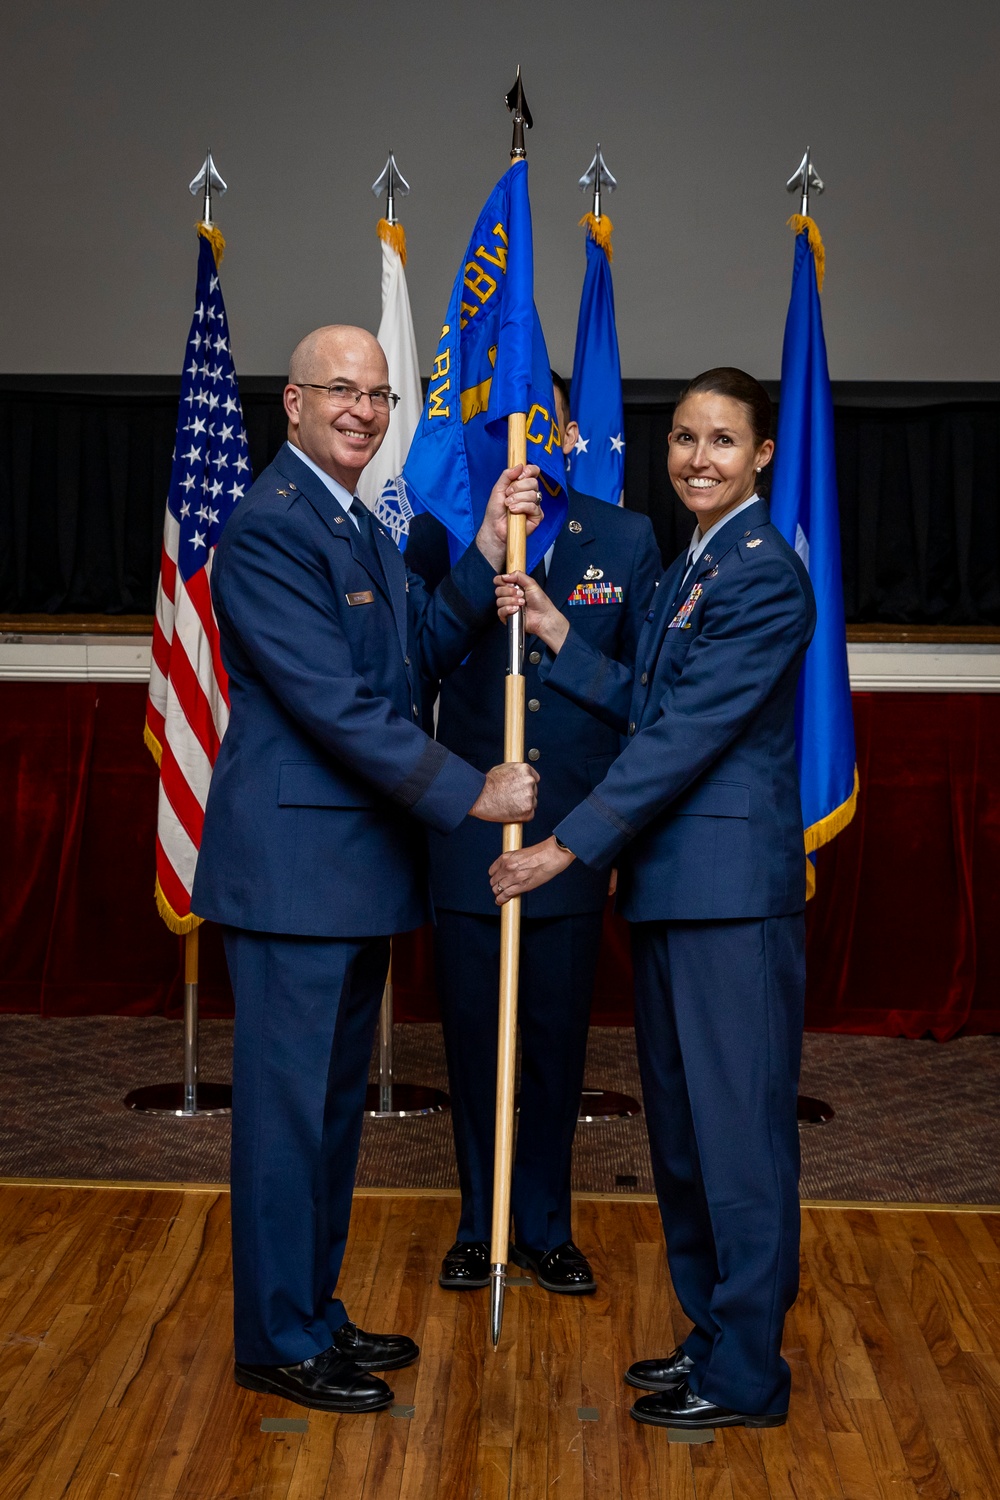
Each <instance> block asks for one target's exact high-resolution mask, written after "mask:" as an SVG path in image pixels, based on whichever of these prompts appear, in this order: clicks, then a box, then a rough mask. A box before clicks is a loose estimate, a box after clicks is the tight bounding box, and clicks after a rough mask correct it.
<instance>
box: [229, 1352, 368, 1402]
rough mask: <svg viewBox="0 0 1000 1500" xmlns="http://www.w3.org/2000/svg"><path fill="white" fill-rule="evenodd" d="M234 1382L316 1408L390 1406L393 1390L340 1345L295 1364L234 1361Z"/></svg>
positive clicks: (249, 1388) (248, 1388) (250, 1389)
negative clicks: (352, 1357) (363, 1367)
mask: <svg viewBox="0 0 1000 1500" xmlns="http://www.w3.org/2000/svg"><path fill="white" fill-rule="evenodd" d="M233 1374H234V1376H235V1379H236V1384H237V1385H242V1386H244V1387H245V1388H246V1390H248V1391H262V1392H264V1394H265V1395H268V1396H284V1398H285V1400H286V1401H297V1402H298V1404H299V1405H300V1406H311V1407H314V1408H315V1409H316V1410H317V1411H343V1412H365V1411H381V1410H382V1408H383V1407H384V1406H391V1405H392V1401H393V1396H392V1391H391V1390H390V1389H389V1387H388V1386H387V1385H386V1383H385V1381H384V1380H379V1378H378V1376H377V1375H369V1373H368V1371H367V1370H362V1369H360V1368H359V1366H358V1365H356V1364H355V1362H354V1360H352V1359H347V1358H346V1357H345V1356H344V1355H343V1354H341V1353H340V1351H339V1349H324V1350H323V1353H322V1354H314V1355H313V1356H312V1358H311V1359H304V1360H303V1361H302V1363H301V1364H297V1365H243V1364H240V1363H239V1362H237V1363H236V1365H235V1366H234V1369H233Z"/></svg>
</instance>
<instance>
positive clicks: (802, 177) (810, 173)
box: [785, 146, 823, 218]
mask: <svg viewBox="0 0 1000 1500" xmlns="http://www.w3.org/2000/svg"><path fill="white" fill-rule="evenodd" d="M799 188H801V190H802V201H801V203H800V205H799V213H800V214H802V216H803V218H805V217H806V215H807V214H808V213H809V190H810V188H811V189H812V191H813V192H814V193H821V192H822V191H823V179H822V178H821V177H820V175H819V173H818V172H817V171H816V168H815V167H814V166H813V164H812V157H811V147H809V146H807V147H806V154H805V156H803V158H802V160H801V161H800V162H799V164H798V166H797V167H796V169H795V171H794V173H793V174H792V176H791V177H789V179H788V181H787V182H786V183H785V190H786V192H789V193H794V192H796V191H797V190H798V189H799Z"/></svg>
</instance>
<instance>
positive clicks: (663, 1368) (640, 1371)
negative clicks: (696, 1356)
mask: <svg viewBox="0 0 1000 1500" xmlns="http://www.w3.org/2000/svg"><path fill="white" fill-rule="evenodd" d="M693 1369H694V1360H693V1359H691V1358H689V1356H688V1355H686V1354H685V1353H684V1350H683V1349H681V1348H677V1349H675V1350H674V1352H673V1354H668V1355H667V1356H666V1358H665V1359H637V1360H636V1362H635V1364H634V1365H629V1367H628V1369H627V1370H626V1371H625V1384H626V1385H637V1386H638V1387H639V1389H640V1391H670V1390H673V1388H674V1386H675V1385H680V1383H681V1381H682V1380H686V1379H687V1378H688V1376H689V1375H690V1373H691V1371H692V1370H693Z"/></svg>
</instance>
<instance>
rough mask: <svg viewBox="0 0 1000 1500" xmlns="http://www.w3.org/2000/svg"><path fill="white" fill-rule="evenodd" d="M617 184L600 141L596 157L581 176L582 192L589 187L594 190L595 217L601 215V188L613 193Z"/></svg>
mask: <svg viewBox="0 0 1000 1500" xmlns="http://www.w3.org/2000/svg"><path fill="white" fill-rule="evenodd" d="M617 186H618V182H617V179H616V178H614V177H612V175H611V173H610V172H609V171H608V164H607V162H606V161H605V160H604V155H603V153H602V151H601V143H600V141H598V143H597V150H596V151H595V152H594V159H593V161H592V162H591V163H590V166H589V167H588V168H587V170H586V172H584V174H583V176H582V177H581V178H580V191H581V193H585V192H586V191H587V189H588V188H589V187H592V188H593V190H594V204H593V214H594V218H595V219H599V218H600V217H601V189H602V188H603V189H604V191H605V192H608V193H613V192H614V191H615V189H616V188H617Z"/></svg>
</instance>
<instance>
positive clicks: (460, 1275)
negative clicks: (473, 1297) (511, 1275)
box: [438, 1240, 490, 1292]
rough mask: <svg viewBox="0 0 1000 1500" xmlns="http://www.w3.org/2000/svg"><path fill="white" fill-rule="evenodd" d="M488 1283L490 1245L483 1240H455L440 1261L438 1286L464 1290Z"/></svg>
mask: <svg viewBox="0 0 1000 1500" xmlns="http://www.w3.org/2000/svg"><path fill="white" fill-rule="evenodd" d="M489 1284H490V1247H489V1245H487V1244H486V1242H485V1240H456V1241H455V1243H454V1245H452V1247H451V1249H450V1250H449V1251H448V1254H447V1255H446V1256H445V1258H444V1260H443V1261H442V1262H441V1275H440V1276H439V1277H438V1286H443V1287H444V1288H445V1289H446V1290H447V1291H449V1292H465V1291H469V1290H470V1289H472V1288H475V1287H481V1286H489Z"/></svg>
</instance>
